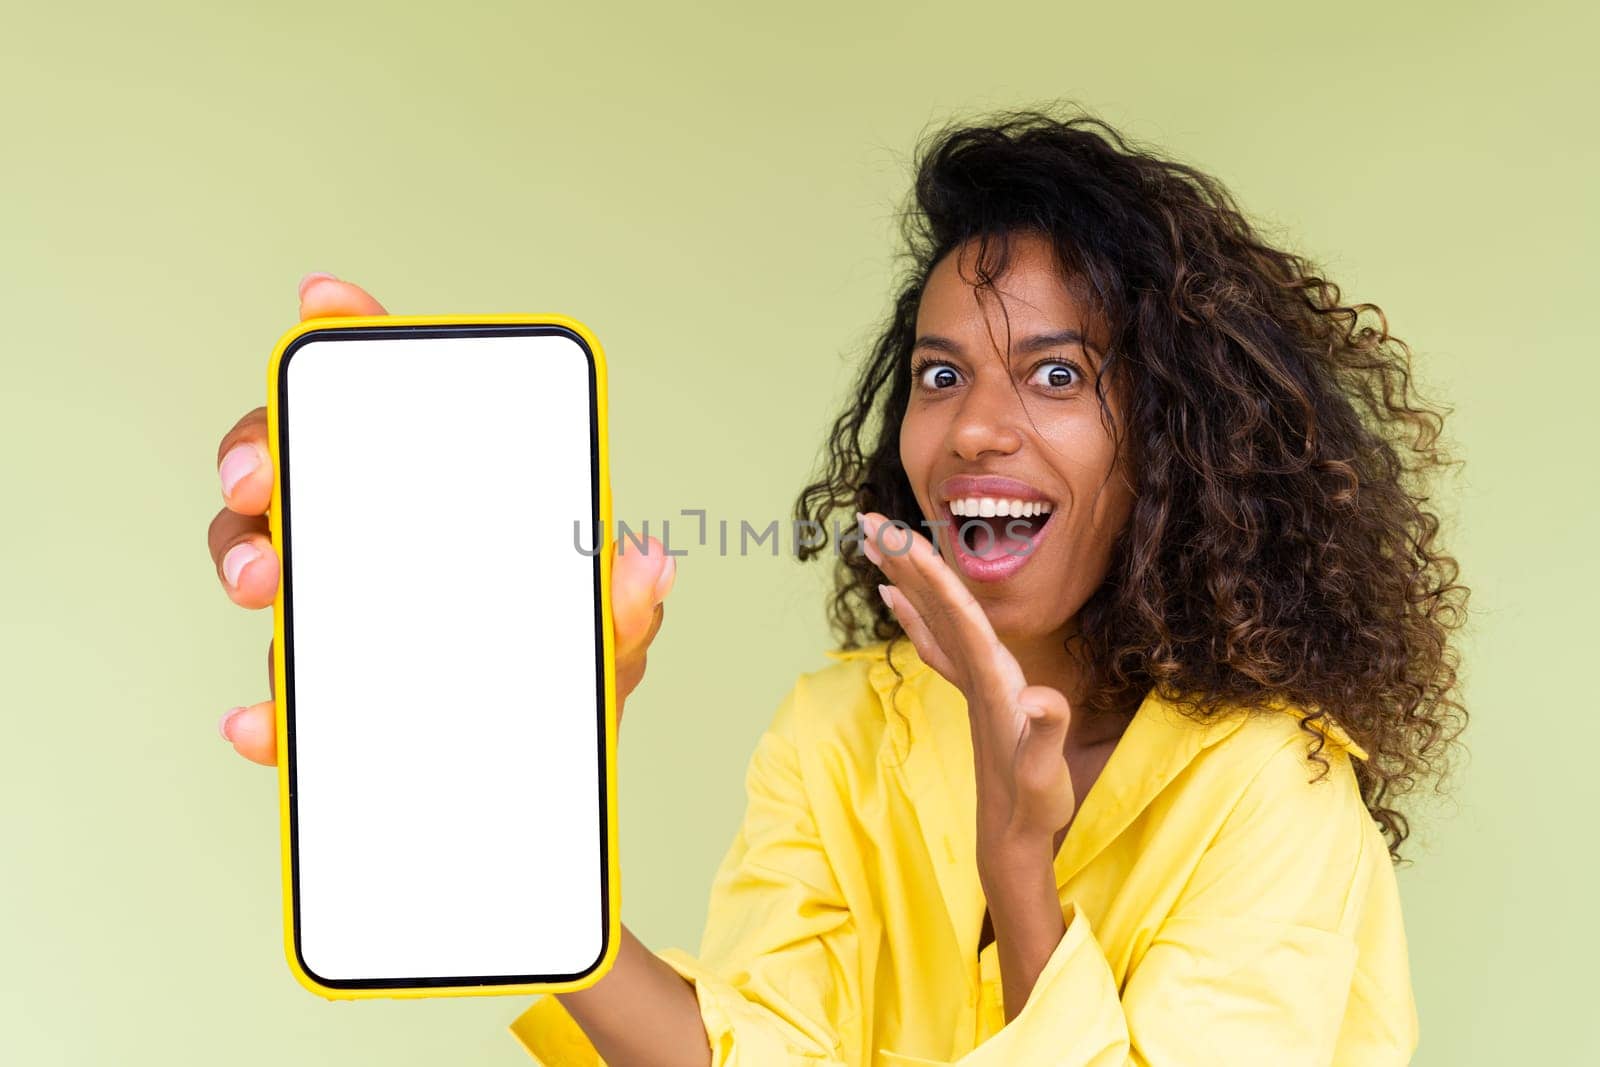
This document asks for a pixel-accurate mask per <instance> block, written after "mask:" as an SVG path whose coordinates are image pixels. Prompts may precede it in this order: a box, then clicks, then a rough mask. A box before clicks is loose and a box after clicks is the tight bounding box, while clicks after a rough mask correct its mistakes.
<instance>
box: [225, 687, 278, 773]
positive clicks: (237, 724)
mask: <svg viewBox="0 0 1600 1067" xmlns="http://www.w3.org/2000/svg"><path fill="white" fill-rule="evenodd" d="M273 708H274V704H273V701H270V700H267V701H263V702H262V703H260V704H251V705H249V706H247V707H240V708H233V709H231V710H230V711H229V712H228V713H227V714H226V715H224V716H223V717H222V721H221V722H220V723H219V724H218V727H217V728H218V729H219V730H220V731H221V733H222V736H223V738H224V739H225V740H227V741H229V742H230V743H232V745H233V748H234V751H235V752H237V753H239V755H241V756H243V757H244V758H245V759H247V760H249V761H250V762H252V763H261V764H265V765H266V766H268V767H275V766H277V764H278V724H277V719H276V717H275V713H274V711H273Z"/></svg>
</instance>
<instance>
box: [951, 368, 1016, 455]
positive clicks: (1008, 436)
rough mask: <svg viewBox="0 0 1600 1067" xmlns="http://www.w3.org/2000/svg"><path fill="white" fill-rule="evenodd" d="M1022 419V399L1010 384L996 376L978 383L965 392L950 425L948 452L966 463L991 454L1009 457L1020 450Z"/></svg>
mask: <svg viewBox="0 0 1600 1067" xmlns="http://www.w3.org/2000/svg"><path fill="white" fill-rule="evenodd" d="M1022 417H1023V410H1022V401H1021V398H1019V397H1018V396H1017V393H1016V391H1015V390H1014V389H1012V387H1011V383H1010V382H1009V381H1006V380H1004V379H1002V378H999V377H998V376H996V377H994V378H991V379H990V380H989V381H988V382H987V383H985V382H982V381H980V382H977V383H975V384H973V385H972V386H970V387H969V388H968V389H967V391H966V395H965V396H963V397H962V398H961V405H960V407H959V408H957V410H956V413H955V417H954V418H953V419H952V420H951V422H950V428H949V432H948V441H949V447H950V451H951V453H952V454H953V455H956V456H960V457H961V458H962V459H963V460H965V461H968V462H972V461H974V460H977V459H978V458H979V457H981V456H983V455H984V454H985V453H990V452H992V453H994V454H995V455H1000V456H1009V455H1011V454H1012V453H1013V452H1015V451H1017V449H1019V448H1021V447H1022V432H1021V430H1020V429H1019V427H1018V420H1019V419H1021V418H1022Z"/></svg>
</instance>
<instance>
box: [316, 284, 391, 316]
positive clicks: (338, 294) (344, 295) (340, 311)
mask: <svg viewBox="0 0 1600 1067" xmlns="http://www.w3.org/2000/svg"><path fill="white" fill-rule="evenodd" d="M387 314H389V313H388V312H387V311H385V310H384V308H383V305H382V304H380V303H378V301H377V299H376V298H375V297H374V296H373V295H372V294H371V293H369V292H367V291H366V290H365V289H363V288H361V286H359V285H357V284H355V283H354V282H347V281H344V280H342V279H340V278H335V277H334V276H333V275H331V274H324V273H322V272H321V271H317V272H314V273H311V274H307V275H306V276H305V277H304V278H301V279H300V321H302V322H304V321H305V320H306V319H320V318H328V317H341V316H349V315H387Z"/></svg>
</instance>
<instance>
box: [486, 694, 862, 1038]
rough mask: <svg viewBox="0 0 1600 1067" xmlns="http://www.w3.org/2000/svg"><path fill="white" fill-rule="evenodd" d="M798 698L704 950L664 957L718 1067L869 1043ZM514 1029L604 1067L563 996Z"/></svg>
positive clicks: (750, 782)
mask: <svg viewBox="0 0 1600 1067" xmlns="http://www.w3.org/2000/svg"><path fill="white" fill-rule="evenodd" d="M796 693H797V690H791V691H790V693H789V695H788V696H786V697H785V698H784V700H783V701H782V702H781V703H780V705H779V707H778V710H777V712H776V714H775V715H774V717H773V720H772V723H771V725H770V726H769V727H768V728H767V730H766V732H765V733H764V734H763V735H762V736H761V738H760V740H759V741H758V742H757V744H756V748H755V751H754V753H753V754H752V755H751V758H750V762H749V765H748V767H747V770H746V774H745V792H746V795H747V805H746V808H745V813H744V817H743V820H742V822H741V824H740V827H739V829H738V831H737V833H736V834H735V836H734V840H733V843H732V845H731V846H730V847H729V849H728V851H727V853H726V854H725V856H724V858H723V860H722V862H721V864H720V865H719V866H718V868H717V871H716V874H715V875H714V877H713V879H712V886H711V894H710V901H709V904H708V907H707V915H706V923H705V932H704V934H703V935H702V937H701V945H700V952H699V955H698V956H694V955H691V954H689V953H688V952H687V951H685V950H683V949H680V948H667V949H663V950H660V951H658V952H656V955H657V956H658V957H659V958H661V959H662V960H665V961H666V962H667V964H668V965H669V966H671V967H672V968H673V969H674V970H676V971H677V972H678V973H679V974H681V975H683V976H684V977H685V978H687V979H689V980H690V981H691V982H693V983H694V986H695V995H696V999H697V1000H698V1003H699V1006H700V1016H701V1020H702V1021H703V1023H704V1024H705V1028H706V1034H707V1036H708V1038H709V1039H710V1045H711V1064H712V1067H788V1065H806V1067H823V1065H830V1067H845V1065H846V1064H847V1063H848V1056H850V1055H853V1053H849V1052H847V1051H846V1049H848V1048H859V1047H860V1044H861V1042H860V1041H859V1040H858V1037H857V1035H858V1034H859V1029H858V1028H859V1025H860V1018H861V1007H860V1006H861V981H860V975H859V964H858V959H859V953H858V946H857V935H856V929H855V925H854V923H853V922H852V920H851V915H850V911H849V909H848V908H847V907H846V905H845V902H844V899H843V895H842V893H841V891H840V889H839V886H838V884H837V882H836V880H835V878H834V874H833V871H832V867H831V865H830V864H829V862H828V858H827V856H826V855H825V854H824V852H823V849H822V843H821V841H820V839H819V836H818V831H817V826H816V822H815V820H814V818H813V816H812V813H811V806H810V804H809V802H808V800H807V796H806V790H805V784H804V782H803V781H802V779H801V775H800V766H799V761H798V759H797V753H796V747H795V745H796V740H795V735H794V732H793V731H794V725H795V711H796ZM511 1030H512V1033H513V1034H514V1035H515V1036H516V1038H517V1039H518V1040H519V1041H520V1042H521V1043H522V1045H523V1047H524V1048H525V1049H526V1050H527V1051H528V1053H529V1054H530V1055H532V1056H533V1058H534V1060H535V1061H536V1062H538V1063H541V1064H544V1065H545V1067H604V1060H602V1059H601V1058H600V1057H599V1055H598V1053H596V1051H595V1049H594V1046H593V1045H592V1044H591V1043H590V1042H589V1040H588V1038H587V1037H585V1036H584V1033H583V1031H582V1029H581V1028H579V1027H578V1025H577V1023H576V1022H575V1021H574V1020H573V1019H572V1017H571V1015H569V1014H568V1013H567V1011H566V1010H565V1008H564V1007H563V1006H562V1004H561V1002H560V1001H559V1000H558V999H557V998H556V997H555V996H553V995H546V996H544V997H542V998H540V999H539V1000H538V1001H536V1002H535V1003H534V1005H533V1007H531V1008H529V1009H528V1010H527V1011H526V1012H524V1013H523V1014H522V1015H521V1016H519V1017H518V1018H517V1019H516V1020H515V1021H514V1022H513V1023H512V1024H511ZM847 1042H852V1043H851V1044H847Z"/></svg>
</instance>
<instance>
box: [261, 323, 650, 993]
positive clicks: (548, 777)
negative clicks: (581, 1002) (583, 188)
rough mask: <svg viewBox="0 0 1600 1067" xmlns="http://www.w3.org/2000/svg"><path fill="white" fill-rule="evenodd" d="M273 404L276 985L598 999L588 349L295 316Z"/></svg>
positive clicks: (601, 624) (605, 839) (601, 387)
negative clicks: (292, 982)
mask: <svg viewBox="0 0 1600 1067" xmlns="http://www.w3.org/2000/svg"><path fill="white" fill-rule="evenodd" d="M267 396H268V403H267V427H268V442H269V445H270V450H271V453H272V460H273V469H274V471H275V473H276V483H275V485H274V487H273V493H272V505H271V509H270V512H269V520H270V527H271V532H272V543H273V546H274V547H275V548H276V549H277V551H278V554H279V559H280V560H281V561H282V572H281V580H280V582H279V585H278V594H277V598H276V600H275V601H274V603H273V625H274V634H275V639H274V644H273V647H274V653H273V670H274V672H275V674H274V681H275V685H276V705H277V736H278V784H279V810H280V822H281V826H282V858H283V878H284V947H285V951H286V954H287V956H288V959H289V965H290V968H291V970H292V971H293V973H294V975H295V976H296V978H297V979H298V980H299V981H300V983H301V984H302V985H304V986H305V987H306V988H307V989H309V990H311V991H312V992H314V993H316V994H318V995H320V996H323V997H327V998H329V999H349V998H357V997H379V996H382V997H424V996H449V995H468V994H509V993H541V992H554V991H561V990H571V989H580V988H583V987H585V986H588V985H592V984H593V983H594V982H596V981H598V980H599V979H600V978H601V977H602V976H603V975H604V974H605V972H606V970H607V969H609V967H610V966H611V962H612V960H613V958H614V956H615V954H616V950H617V946H618V944H619V934H620V929H621V927H620V920H619V902H620V886H619V879H618V869H617V848H616V842H617V823H616V762H615V752H616V713H615V708H616V695H615V666H614V649H613V635H612V620H611V562H612V560H611V557H612V538H611V535H610V530H611V493H610V478H609V472H608V466H607V447H606V418H605V413H606V372H605V357H604V355H603V353H602V351H601V348H600V344H599V342H598V341H597V340H596V339H595V337H594V335H593V334H592V333H591V332H590V331H589V330H588V329H587V328H586V327H585V326H583V325H582V324H581V323H579V322H578V321H576V320H574V319H571V318H567V317H564V316H559V315H491V316H478V317H452V316H416V317H405V316H399V317H387V316H385V317H353V318H327V319H309V320H307V321H305V322H302V323H301V324H299V325H298V326H296V327H295V328H294V329H292V330H290V331H289V332H288V333H286V334H284V335H283V337H282V338H281V339H280V340H279V341H278V344H277V347H276V349H275V350H274V352H273V354H272V359H271V362H270V365H269V369H268V373H267Z"/></svg>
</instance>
